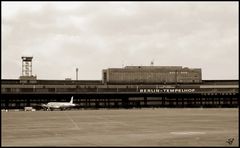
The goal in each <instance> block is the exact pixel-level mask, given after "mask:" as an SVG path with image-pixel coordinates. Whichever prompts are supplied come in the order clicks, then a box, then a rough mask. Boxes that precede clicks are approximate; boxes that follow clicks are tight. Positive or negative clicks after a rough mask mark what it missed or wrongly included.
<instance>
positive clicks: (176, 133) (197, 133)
mask: <svg viewBox="0 0 240 148" xmlns="http://www.w3.org/2000/svg"><path fill="white" fill-rule="evenodd" d="M170 134H174V135H203V134H206V132H192V131H190V132H188V131H182V132H170Z"/></svg>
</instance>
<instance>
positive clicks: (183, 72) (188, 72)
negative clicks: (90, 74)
mask: <svg viewBox="0 0 240 148" xmlns="http://www.w3.org/2000/svg"><path fill="white" fill-rule="evenodd" d="M102 81H103V83H109V84H110V83H132V84H134V83H135V84H136V83H138V84H139V83H158V84H159V83H162V84H166V83H201V82H202V72H201V69H200V68H188V67H184V68H183V67H182V66H126V67H124V68H108V69H104V70H103V74H102Z"/></svg>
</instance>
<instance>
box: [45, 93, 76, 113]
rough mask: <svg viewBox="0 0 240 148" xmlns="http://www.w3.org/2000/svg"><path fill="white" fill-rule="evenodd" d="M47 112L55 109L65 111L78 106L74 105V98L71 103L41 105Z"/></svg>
mask: <svg viewBox="0 0 240 148" xmlns="http://www.w3.org/2000/svg"><path fill="white" fill-rule="evenodd" d="M41 106H42V107H43V108H44V109H46V110H53V109H61V110H64V109H66V108H71V107H74V106H76V104H74V103H73V96H72V98H71V100H70V102H49V103H47V104H42V105H41Z"/></svg>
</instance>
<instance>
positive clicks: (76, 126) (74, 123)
mask: <svg viewBox="0 0 240 148" xmlns="http://www.w3.org/2000/svg"><path fill="white" fill-rule="evenodd" d="M64 114H65V115H66V116H67V117H68V118H69V119H70V120H71V122H72V123H73V125H74V126H75V128H77V129H80V128H79V127H78V125H77V123H76V122H74V120H73V119H72V118H71V117H70V116H69V115H68V114H67V113H66V112H64Z"/></svg>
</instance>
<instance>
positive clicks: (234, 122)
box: [1, 108, 239, 147]
mask: <svg viewBox="0 0 240 148" xmlns="http://www.w3.org/2000/svg"><path fill="white" fill-rule="evenodd" d="M1 114H2V146H78V147H81V146H230V147H231V146H239V133H238V131H239V126H238V123H239V117H238V108H211V109H201V108H197V109H169V108H168V109H164V108H156V109H118V110H117V109H116V110H114V109H101V110H69V111H34V112H31V111H30V112H25V111H9V112H1Z"/></svg>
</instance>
